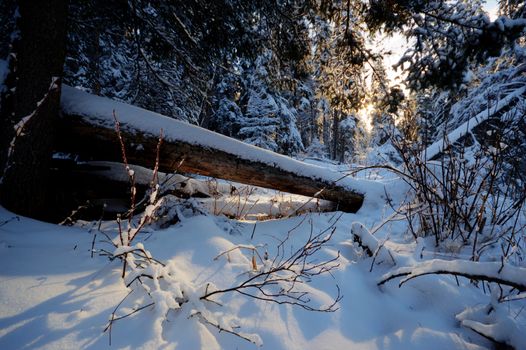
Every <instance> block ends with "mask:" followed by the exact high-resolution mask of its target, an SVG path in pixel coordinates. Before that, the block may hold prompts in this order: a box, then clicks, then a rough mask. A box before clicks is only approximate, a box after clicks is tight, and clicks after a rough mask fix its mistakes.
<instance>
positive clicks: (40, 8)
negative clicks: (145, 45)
mask: <svg viewBox="0 0 526 350" xmlns="http://www.w3.org/2000/svg"><path fill="white" fill-rule="evenodd" d="M67 5H68V3H67V0H40V1H34V0H20V1H18V6H19V13H20V18H19V19H18V28H19V30H20V37H19V40H17V42H16V43H14V46H13V50H14V53H15V54H16V56H13V57H16V60H13V62H12V71H11V73H10V77H9V81H8V83H9V84H10V86H8V88H9V89H10V91H9V92H8V93H6V94H4V96H2V108H1V116H0V117H1V123H2V131H1V137H2V144H1V146H2V149H1V152H2V157H1V158H0V161H1V162H2V163H1V164H0V169H1V170H0V176H1V179H2V185H1V188H0V191H1V192H0V199H1V203H2V205H4V206H5V207H6V208H7V209H9V210H12V211H14V212H16V213H19V214H22V215H27V216H32V217H37V218H47V217H48V215H49V214H50V210H51V209H52V205H51V203H50V202H49V199H50V198H51V190H50V189H49V188H48V186H47V185H48V182H47V180H48V173H49V166H50V160H51V153H52V147H53V141H54V140H53V137H54V131H55V130H54V129H55V122H56V120H57V117H58V111H59V103H60V80H59V79H54V77H60V76H62V72H63V65H64V59H65V45H66V20H67ZM53 82H54V83H53ZM13 89H14V90H13ZM16 134H18V136H16Z"/></svg>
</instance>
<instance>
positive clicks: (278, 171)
mask: <svg viewBox="0 0 526 350" xmlns="http://www.w3.org/2000/svg"><path fill="white" fill-rule="evenodd" d="M61 105H62V111H63V115H64V118H63V120H62V127H61V131H60V132H61V136H60V137H59V139H60V143H59V144H58V145H57V148H58V150H62V151H66V152H74V153H77V154H79V155H81V156H85V157H89V158H91V159H97V160H110V161H121V158H122V156H121V149H120V145H119V141H118V138H117V136H116V132H115V121H114V117H113V113H115V115H116V117H117V119H118V120H119V122H120V129H121V133H122V136H123V138H124V140H125V143H126V152H127V157H128V161H129V162H130V163H132V164H137V165H141V166H144V167H150V168H152V167H153V166H154V163H155V154H156V147H157V143H158V139H159V135H160V132H161V129H162V130H163V134H164V137H163V145H162V147H161V152H160V164H159V170H161V171H164V172H184V173H195V174H201V175H205V176H211V177H216V178H221V179H226V180H231V181H236V182H241V183H245V184H249V185H254V186H260V187H266V188H272V189H275V190H280V191H283V192H289V193H294V194H300V195H304V196H309V197H317V198H321V199H325V200H329V201H333V202H336V203H337V204H338V209H339V210H342V211H347V212H356V211H357V210H358V209H359V208H360V207H361V205H362V203H363V201H364V194H363V191H362V192H361V191H358V190H357V188H358V187H360V185H361V184H364V183H365V181H357V180H354V179H350V178H347V177H343V174H341V173H339V172H334V171H330V170H328V169H325V168H322V167H318V166H315V165H311V164H306V163H303V162H300V161H297V160H294V159H292V158H289V157H286V156H282V155H279V154H276V153H273V152H270V151H267V150H264V149H261V148H258V147H254V146H251V145H248V144H245V143H243V142H240V141H237V140H234V139H232V138H229V137H226V136H223V135H220V134H217V133H214V132H211V131H209V130H206V129H203V128H200V127H197V126H193V125H189V124H187V123H184V122H180V121H177V120H174V119H172V118H168V117H164V116H162V115H159V114H157V113H154V112H149V111H146V110H144V109H141V108H137V107H133V106H130V105H127V104H124V103H120V102H116V101H113V100H110V99H106V98H102V97H98V96H94V95H90V94H88V93H85V92H82V91H80V90H77V89H74V88H71V87H68V86H64V88H63V94H62V102H61ZM342 177H343V178H342ZM367 183H369V186H371V184H370V182H367Z"/></svg>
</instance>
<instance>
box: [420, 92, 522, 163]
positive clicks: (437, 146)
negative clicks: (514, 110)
mask: <svg viewBox="0 0 526 350" xmlns="http://www.w3.org/2000/svg"><path fill="white" fill-rule="evenodd" d="M525 93H526V86H522V87H520V88H518V89H516V90H515V91H513V92H512V93H510V94H508V95H506V96H505V97H503V98H502V99H501V100H499V101H498V102H497V103H496V104H495V105H492V106H490V107H488V108H487V109H485V110H483V111H482V112H480V113H478V114H477V115H475V116H474V117H472V118H470V119H469V120H468V121H466V122H465V123H462V124H461V125H460V126H459V127H457V128H456V129H454V130H452V131H451V132H450V133H448V135H447V143H446V142H445V141H444V140H443V139H440V140H438V141H436V142H434V143H433V144H431V145H430V146H429V147H427V148H426V149H425V150H424V152H423V154H422V157H423V158H426V159H427V160H433V159H435V158H436V157H437V156H439V155H440V154H441V153H442V152H443V151H444V148H447V147H448V146H449V145H452V144H454V143H455V142H457V141H460V140H461V139H462V137H464V136H466V135H468V134H470V133H472V132H473V131H474V130H475V129H476V128H477V127H478V126H480V125H481V124H482V123H483V122H485V121H487V120H488V119H490V118H492V117H494V116H496V115H499V114H500V113H501V112H502V111H504V110H506V109H507V108H509V106H510V105H513V104H514V103H516V101H517V100H518V99H519V98H520V96H521V95H524V94H525Z"/></svg>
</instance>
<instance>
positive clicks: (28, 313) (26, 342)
mask: <svg viewBox="0 0 526 350" xmlns="http://www.w3.org/2000/svg"><path fill="white" fill-rule="evenodd" d="M377 178H380V179H379V180H378V181H381V182H382V184H383V185H385V188H386V193H388V194H389V197H390V198H391V200H392V204H393V206H396V204H397V203H400V202H401V201H403V199H404V196H405V193H406V191H407V190H408V188H407V187H406V186H405V185H404V183H403V182H402V181H400V180H399V179H397V178H395V177H393V175H389V174H382V176H377ZM265 193H266V195H264V194H265ZM268 194H269V191H267V190H259V189H255V190H254V191H252V192H251V194H250V196H253V197H254V198H258V202H257V203H258V206H254V207H253V208H252V209H251V210H252V211H262V208H264V207H265V204H266V205H268V207H270V206H272V205H273V203H275V201H276V197H273V196H271V195H268ZM258 196H259V197H258ZM250 200H253V199H250ZM195 207H199V208H201V209H202V211H196V210H191V209H189V208H188V207H186V208H184V207H183V208H182V209H180V210H179V212H178V214H179V215H178V217H179V219H180V221H179V222H178V223H177V224H174V225H170V226H168V227H166V228H159V227H156V226H155V225H153V224H152V225H150V226H149V227H146V228H145V229H144V230H142V231H141V232H140V234H139V236H138V240H136V241H135V243H142V244H143V245H144V249H145V250H147V251H149V252H150V253H151V255H152V256H153V257H154V258H155V259H157V260H160V261H162V262H164V263H165V264H166V266H167V267H169V268H170V276H171V277H170V278H171V280H168V277H166V276H164V277H165V278H164V279H166V282H165V281H164V279H163V280H161V278H160V279H159V281H160V282H158V283H157V285H154V284H151V285H148V286H149V287H148V288H149V290H148V292H149V293H150V295H148V293H147V292H146V287H145V288H142V287H141V285H139V284H138V283H136V282H135V283H132V284H131V285H130V287H128V288H127V287H126V286H125V284H124V283H123V280H122V278H121V273H122V262H121V261H120V260H119V259H113V260H112V261H111V260H110V259H108V256H104V254H103V253H104V251H110V252H111V251H112V250H113V249H114V247H113V246H112V245H111V244H110V243H109V241H108V239H114V238H115V237H117V236H118V233H117V224H116V222H115V221H104V222H102V223H101V225H100V230H98V228H97V225H98V223H97V222H80V221H79V222H77V223H76V224H75V225H74V226H72V227H66V226H57V225H52V224H47V223H43V222H39V221H35V220H32V219H27V218H23V217H16V216H15V215H14V214H12V213H10V212H8V211H6V210H5V209H1V208H0V264H1V266H3V269H2V272H0V281H1V283H0V301H1V303H2V307H1V308H0V348H1V349H35V348H45V349H74V348H83V349H102V348H114V349H120V348H128V349H137V348H143V349H174V348H176V349H256V348H258V345H261V346H262V348H263V349H492V348H493V347H494V345H493V343H492V342H490V341H489V340H487V339H486V338H484V337H482V336H480V335H479V334H477V333H475V332H474V331H472V330H471V329H468V328H466V327H463V326H462V325H461V321H460V320H461V319H462V317H461V316H457V315H459V314H460V313H462V312H464V311H466V310H467V311H466V312H467V315H468V316H467V317H468V318H469V317H470V316H472V317H473V316H474V315H475V316H476V315H477V312H478V313H480V312H482V311H481V308H484V307H486V306H487V305H490V304H491V303H492V294H491V293H490V292H489V291H488V290H487V289H486V288H481V284H480V283H479V284H478V286H477V285H475V284H474V283H471V282H470V281H469V280H468V279H465V278H462V277H458V279H455V277H453V276H448V275H429V276H424V277H421V278H418V279H413V280H411V281H409V282H407V283H406V284H404V285H402V286H401V287H399V286H398V283H399V280H398V279H395V280H391V281H389V282H387V283H386V284H384V285H382V286H378V285H377V283H378V282H379V281H380V280H381V277H382V276H383V275H384V274H386V273H388V272H389V271H391V270H393V269H395V268H400V267H402V266H412V265H415V264H417V263H419V262H422V261H426V260H430V259H435V258H440V259H445V260H451V259H466V260H469V252H468V251H467V250H468V249H469V247H467V248H463V247H458V246H451V247H448V248H447V249H446V248H444V249H442V248H441V249H437V248H435V247H434V242H433V240H432V238H429V239H419V240H418V243H415V240H414V239H413V238H412V236H410V235H409V234H408V233H407V232H408V230H407V227H406V222H405V221H403V220H402V221H390V222H387V223H386V224H385V225H383V226H382V227H381V228H378V229H377V230H376V232H373V233H374V237H376V238H377V239H378V240H379V242H381V243H383V242H385V243H383V246H384V247H385V249H388V250H389V252H390V254H391V256H392V257H394V259H391V258H389V255H388V254H381V253H380V252H375V253H376V254H375V258H371V257H368V256H367V255H366V254H365V251H364V250H363V249H362V248H361V247H360V246H359V245H358V244H357V243H356V242H354V240H353V235H352V234H351V227H352V228H353V230H358V231H360V230H363V231H365V232H368V230H365V229H364V227H365V228H367V229H369V230H371V229H373V228H374V227H375V226H377V225H378V224H380V223H382V222H384V220H385V219H386V218H387V217H388V216H390V215H391V214H392V212H393V210H392V209H391V206H389V205H388V204H386V203H377V204H376V205H372V204H371V203H367V202H366V206H364V207H363V208H362V209H361V210H360V211H359V212H358V213H356V214H347V213H341V212H326V213H306V214H302V215H299V216H293V217H289V218H275V219H271V220H265V221H251V220H248V219H243V218H240V217H239V216H238V218H235V219H228V218H226V217H225V216H223V215H217V216H216V215H213V212H212V211H209V210H207V209H205V208H206V205H205V204H202V203H201V204H200V203H197V202H196V203H193V205H192V208H194V209H195ZM207 211H208V212H207ZM357 223H361V224H363V227H362V226H361V225H360V224H357ZM333 230H334V231H333ZM373 231H374V230H373ZM103 232H104V234H103ZM331 232H333V235H332V237H331V239H330V241H328V242H327V243H326V244H324V245H323V246H322V247H321V249H320V250H319V251H317V252H316V255H315V259H316V261H327V260H330V259H333V258H335V257H338V252H339V258H338V259H337V260H336V263H337V265H335V267H334V269H332V270H331V273H330V274H322V275H319V276H313V278H312V282H311V283H309V284H305V285H304V286H302V287H301V288H302V290H303V291H306V292H308V293H309V298H310V303H309V305H312V306H313V307H317V308H323V307H326V306H328V305H330V304H331V303H332V302H333V300H334V298H335V297H336V296H337V295H338V289H339V290H340V293H341V296H342V298H341V300H340V301H339V302H338V303H337V304H336V308H337V310H336V311H334V312H316V311H306V310H304V309H301V308H299V307H294V306H292V305H287V304H282V305H279V304H276V303H271V302H265V301H261V300H256V299H254V298H250V297H247V296H244V295H241V294H240V293H236V292H233V293H225V294H222V295H220V296H219V297H217V298H215V297H214V298H213V301H214V302H210V301H203V300H200V299H199V296H201V295H203V293H205V292H206V291H207V290H208V288H219V289H222V288H228V287H230V286H232V285H235V284H236V283H239V281H243V280H244V279H247V276H250V274H251V273H254V271H255V270H257V269H264V267H263V266H261V264H263V265H264V264H265V263H264V262H263V260H265V259H266V258H261V257H259V256H257V255H255V254H254V249H257V250H258V253H261V254H264V252H267V253H268V255H269V256H270V260H272V257H273V256H274V255H276V254H278V252H277V251H276V246H277V245H278V244H279V242H281V241H283V240H284V238H285V237H289V238H288V239H287V240H285V243H284V248H283V252H284V254H285V255H287V254H288V253H289V252H293V251H294V250H295V249H298V248H299V247H302V246H303V245H304V244H305V242H306V241H307V240H308V239H309V236H310V235H313V234H314V235H316V234H318V233H323V234H324V235H325V234H329V233H331ZM361 237H362V242H365V243H367V239H368V238H367V237H366V236H363V235H362V236H361ZM93 242H94V245H93V248H94V254H93V256H91V251H92V244H93ZM235 247H249V248H247V249H241V248H240V249H235ZM233 248H234V249H233ZM380 249H383V247H380ZM227 251H228V253H226V254H223V255H221V254H222V253H224V252H227ZM114 254H115V253H114ZM393 260H396V261H397V265H396V266H395V265H393ZM254 264H255V265H256V266H254ZM153 270H155V269H152V271H150V272H151V273H153V274H155V271H153ZM160 271H161V270H160V269H159V270H157V273H159V274H161V273H162V272H160ZM143 286H146V284H144V285H143ZM211 286H212V287H211ZM180 291H182V293H183V295H184V298H186V301H185V302H184V303H180V305H179V306H177V305H176V306H175V307H174V304H173V299H172V298H171V296H170V295H168V294H169V293H172V294H174V293H175V294H177V293H178V292H180ZM128 293H130V294H129V295H128ZM163 293H164V294H163ZM127 295H128V296H127ZM126 296H127V297H126ZM124 297H126V298H125V299H124V301H123V302H122V304H120V306H119V307H118V308H117V311H116V312H115V315H114V316H113V317H114V318H118V317H119V316H123V315H129V316H127V317H125V318H123V319H120V320H118V321H115V322H114V323H113V324H112V325H111V332H110V331H109V330H108V331H106V332H104V330H105V328H106V327H107V326H108V322H109V320H110V319H111V318H112V313H113V312H114V311H115V310H116V307H117V306H118V305H119V303H120V302H121V301H122V300H123V298H124ZM211 299H212V298H211ZM151 300H155V302H156V304H155V305H153V306H148V307H146V308H144V309H141V310H140V311H137V312H135V313H132V314H130V313H131V312H133V311H134V310H137V309H139V308H141V307H143V306H146V305H148V304H149V303H151ZM501 305H502V304H501ZM525 306H526V301H525V300H524V299H522V300H520V301H510V302H507V303H505V304H504V307H502V308H501V309H500V310H499V312H501V313H504V314H505V315H504V319H505V320H513V321H512V322H511V321H510V322H508V323H504V324H496V325H492V324H491V320H490V319H489V318H488V317H489V316H487V317H486V318H485V319H484V317H483V319H484V321H485V322H487V324H488V325H489V327H491V326H495V327H497V328H498V327H501V328H506V331H502V330H501V331H500V333H498V332H497V333H495V334H497V335H502V336H505V337H508V338H509V339H511V340H512V341H513V344H515V345H516V346H518V348H522V349H524V348H526V347H523V346H526V345H525V341H524V339H523V338H521V334H524V331H525V330H526V312H525V311H523V309H524V307H525ZM466 312H465V313H464V315H466ZM479 316H480V315H479ZM207 321H208V322H207ZM478 321H481V320H480V317H479V319H478ZM481 322H483V321H481ZM212 323H213V324H216V325H220V326H221V328H223V330H224V331H219V330H218V328H217V327H215V326H213V325H212ZM237 327H239V328H237ZM229 331H233V332H235V333H237V334H238V335H240V336H243V337H245V338H247V339H248V340H250V341H253V342H254V343H255V344H256V345H254V344H252V343H251V342H250V341H248V340H245V339H241V337H240V336H236V335H233V334H231V333H229ZM110 341H111V347H110V345H109V344H110Z"/></svg>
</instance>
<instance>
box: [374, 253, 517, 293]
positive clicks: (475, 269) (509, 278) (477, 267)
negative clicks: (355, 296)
mask: <svg viewBox="0 0 526 350" xmlns="http://www.w3.org/2000/svg"><path fill="white" fill-rule="evenodd" d="M432 274H434V275H454V276H462V277H466V278H470V279H474V280H479V281H487V282H495V283H500V284H502V285H507V286H510V287H513V288H515V289H517V290H518V291H519V292H523V291H526V268H522V267H515V266H511V265H507V264H504V265H503V264H502V263H500V262H478V261H467V260H451V261H446V260H440V259H434V260H428V261H425V262H423V263H420V264H418V265H415V266H408V267H402V268H399V269H396V270H393V271H391V272H388V273H387V274H385V275H383V276H382V277H381V278H380V281H379V282H378V285H382V284H384V283H386V282H388V281H390V280H392V279H395V278H398V277H404V276H405V278H404V279H403V280H402V281H400V284H399V285H400V286H401V285H402V284H404V283H406V282H407V281H409V280H411V279H413V278H416V277H419V276H424V275H432Z"/></svg>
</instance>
